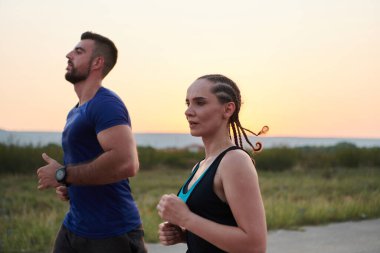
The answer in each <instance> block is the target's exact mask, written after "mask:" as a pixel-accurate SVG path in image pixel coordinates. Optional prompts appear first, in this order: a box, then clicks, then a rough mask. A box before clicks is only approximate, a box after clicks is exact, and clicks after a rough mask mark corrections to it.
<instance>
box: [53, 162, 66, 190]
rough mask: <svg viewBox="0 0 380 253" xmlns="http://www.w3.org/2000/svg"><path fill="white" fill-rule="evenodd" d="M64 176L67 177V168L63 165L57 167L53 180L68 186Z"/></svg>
mask: <svg viewBox="0 0 380 253" xmlns="http://www.w3.org/2000/svg"><path fill="white" fill-rule="evenodd" d="M66 178H67V169H66V166H63V167H61V168H59V169H58V170H57V171H56V172H55V180H57V182H58V183H60V184H64V185H66V186H69V184H68V183H67V182H66Z"/></svg>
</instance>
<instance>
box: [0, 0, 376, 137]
mask: <svg viewBox="0 0 380 253" xmlns="http://www.w3.org/2000/svg"><path fill="white" fill-rule="evenodd" d="M379 13H380V1H378V0H329V1H327V0H319V1H308V0H268V1H254V0H246V1H243V0H235V1H231V0H229V1H225V0H218V1H216V0H193V1H181V0H160V1H158V0H156V1H153V0H149V1H144V0H141V1H130V0H117V1H116V0H104V1H100V0H91V1H90V0H83V1H77V0H75V1H74V0H65V1H55V0H35V1H30V0H0V36H1V37H0V56H1V61H0V69H1V74H0V129H4V130H9V131H62V129H63V127H64V124H65V119H66V115H67V112H68V111H69V110H70V109H71V108H72V107H73V106H74V105H75V104H76V103H77V97H76V94H75V92H74V89H73V87H72V85H71V84H70V83H68V82H67V81H65V79H64V74H65V68H66V65H67V59H66V58H65V55H66V54H67V53H68V52H69V51H70V50H71V49H72V48H73V47H74V46H75V45H76V44H77V43H78V42H79V39H80V35H81V33H83V32H85V31H93V32H96V33H100V34H102V35H105V36H107V37H109V38H110V39H112V40H113V41H114V42H115V44H116V46H117V47H118V49H119V59H118V63H117V65H116V66H115V68H114V69H113V70H112V72H111V73H110V74H109V76H107V77H106V79H105V80H104V82H103V85H104V86H105V87H108V88H110V89H111V90H114V91H115V92H116V93H118V94H119V96H120V97H121V98H122V99H123V101H124V102H125V104H126V105H127V107H128V110H129V112H130V114H131V118H132V125H133V131H134V132H136V133H161V132H163V133H169V132H175V133H187V132H188V125H187V122H186V120H185V117H184V111H185V109H186V106H185V96H186V90H187V87H188V86H189V85H190V84H191V83H192V82H193V81H194V80H195V79H196V78H197V77H199V76H201V75H204V74H211V73H221V74H224V75H227V76H228V77H230V78H231V79H233V80H234V81H236V82H237V84H238V85H239V87H240V89H241V92H242V98H243V101H244V104H243V107H242V111H241V116H240V117H241V122H242V124H243V126H245V127H246V128H249V129H251V130H253V131H259V130H260V129H261V127H262V126H263V125H268V126H269V127H270V132H269V133H268V136H303V137H369V138H380V14H379Z"/></svg>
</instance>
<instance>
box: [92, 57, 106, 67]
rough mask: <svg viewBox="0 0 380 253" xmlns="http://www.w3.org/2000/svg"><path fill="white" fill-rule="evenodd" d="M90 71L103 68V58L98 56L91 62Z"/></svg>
mask: <svg viewBox="0 0 380 253" xmlns="http://www.w3.org/2000/svg"><path fill="white" fill-rule="evenodd" d="M91 65H92V69H94V70H96V69H102V68H103V67H104V57H101V56H98V57H95V59H93V60H92V64H91Z"/></svg>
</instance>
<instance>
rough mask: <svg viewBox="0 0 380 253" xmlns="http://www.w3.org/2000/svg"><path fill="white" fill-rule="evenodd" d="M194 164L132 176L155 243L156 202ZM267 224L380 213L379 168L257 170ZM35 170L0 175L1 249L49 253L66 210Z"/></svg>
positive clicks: (319, 221)
mask: <svg viewBox="0 0 380 253" xmlns="http://www.w3.org/2000/svg"><path fill="white" fill-rule="evenodd" d="M189 170H190V169H188V170H187V171H186V170H180V169H169V168H164V167H160V168H155V169H150V170H141V171H140V172H139V174H138V176H137V177H134V178H132V179H131V185H132V189H133V195H134V197H135V199H136V201H137V205H138V207H139V209H140V213H141V217H142V219H143V223H144V224H143V225H144V229H145V232H146V236H145V240H146V241H147V242H157V239H158V238H157V229H158V224H159V223H160V222H161V221H160V218H159V216H158V215H157V211H156V205H157V203H158V201H159V198H160V197H161V195H162V194H164V193H177V191H178V189H179V187H180V186H181V185H182V183H183V182H184V180H185V179H186V178H187V176H188V174H189V173H190V171H189ZM259 177H260V187H261V190H262V195H263V200H264V205H265V210H266V216H267V224H268V228H269V229H279V228H284V229H297V228H299V227H300V226H303V225H311V224H323V223H328V222H332V221H345V220H358V219H370V218H379V217H380V198H379V196H380V180H379V179H380V170H378V169H373V168H372V169H370V168H362V169H361V170H354V169H336V170H331V171H330V172H329V174H326V173H325V170H314V171H303V170H298V171H283V172H267V171H259ZM36 185H37V179H36V177H35V176H34V175H5V174H3V175H1V177H0V196H1V199H0V252H49V250H50V249H51V246H52V244H53V240H54V238H55V235H56V233H57V231H58V229H59V226H60V224H61V222H62V220H63V217H64V215H65V213H66V212H67V210H68V203H66V202H62V201H60V200H58V199H57V198H56V196H55V194H54V191H53V190H50V191H43V192H40V191H38V190H37V189H36Z"/></svg>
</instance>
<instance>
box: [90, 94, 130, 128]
mask: <svg viewBox="0 0 380 253" xmlns="http://www.w3.org/2000/svg"><path fill="white" fill-rule="evenodd" d="M87 115H88V117H89V118H90V121H91V122H92V123H93V124H94V129H95V132H96V134H98V133H100V132H101V131H103V130H105V129H107V128H110V127H113V126H117V125H128V126H131V119H130V117H129V113H128V110H127V108H126V107H125V105H124V103H123V102H122V101H121V100H120V99H119V98H118V97H113V96H104V97H102V99H97V100H96V101H93V103H91V104H90V105H89V106H88V108H87Z"/></svg>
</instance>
